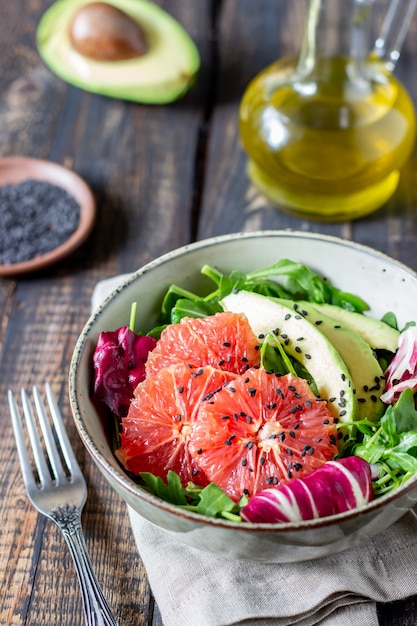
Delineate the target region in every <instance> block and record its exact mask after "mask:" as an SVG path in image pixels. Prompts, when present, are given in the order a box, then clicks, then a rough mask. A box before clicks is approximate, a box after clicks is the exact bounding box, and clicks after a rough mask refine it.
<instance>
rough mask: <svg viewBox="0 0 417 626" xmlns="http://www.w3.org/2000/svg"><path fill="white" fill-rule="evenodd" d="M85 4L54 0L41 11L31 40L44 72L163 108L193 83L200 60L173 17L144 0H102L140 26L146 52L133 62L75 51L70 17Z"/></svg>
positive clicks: (84, 1) (79, 0) (84, 0)
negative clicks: (84, 54) (34, 39)
mask: <svg viewBox="0 0 417 626" xmlns="http://www.w3.org/2000/svg"><path fill="white" fill-rule="evenodd" d="M89 2H91V0H57V2H55V3H54V4H53V5H52V6H51V7H50V8H49V9H48V10H47V11H46V12H45V13H44V15H43V17H42V19H41V21H40V23H39V26H38V29H37V33H36V36H37V47H38V51H39V54H40V56H41V57H42V59H43V61H44V63H45V64H46V65H47V66H48V67H49V69H51V70H52V71H53V72H54V73H55V74H57V75H58V76H59V77H60V78H62V79H63V80H65V81H66V82H68V83H71V84H73V85H75V86H76V87H79V88H81V89H84V90H85V91H91V92H93V93H98V94H101V95H104V96H109V97H114V98H119V99H123V100H130V101H134V102H140V103H143V104H167V103H169V102H173V101H174V100H177V99H178V98H180V97H181V96H183V95H184V94H185V93H186V91H187V90H188V89H189V88H190V87H191V85H192V84H193V83H194V81H195V80H196V77H197V74H198V71H199V68H200V57H199V53H198V50H197V48H196V46H195V44H194V42H193V41H192V39H191V38H190V37H189V35H188V34H187V32H186V31H185V30H184V29H183V27H182V26H181V25H180V24H179V23H178V22H177V21H176V20H175V19H174V18H173V17H171V16H170V15H169V14H168V13H166V12H165V11H164V10H163V9H161V8H160V7H159V6H157V5H156V4H154V3H152V2H149V1H148V0H110V1H109V0H107V2H108V3H109V4H112V5H114V6H115V7H117V8H119V9H121V10H122V11H124V12H125V13H127V14H128V15H130V16H131V17H132V18H133V19H135V20H136V21H138V22H139V24H140V25H141V26H142V28H143V29H144V30H145V32H146V35H147V40H148V43H149V51H148V53H146V54H145V55H143V56H141V57H139V58H138V59H129V60H126V61H95V60H93V59H90V58H88V57H85V56H82V55H80V54H79V53H78V52H76V51H75V50H74V49H73V47H72V44H71V41H70V37H69V25H70V23H71V20H72V18H73V16H74V14H75V13H76V12H77V10H78V9H79V8H81V7H82V6H84V5H86V4H89Z"/></svg>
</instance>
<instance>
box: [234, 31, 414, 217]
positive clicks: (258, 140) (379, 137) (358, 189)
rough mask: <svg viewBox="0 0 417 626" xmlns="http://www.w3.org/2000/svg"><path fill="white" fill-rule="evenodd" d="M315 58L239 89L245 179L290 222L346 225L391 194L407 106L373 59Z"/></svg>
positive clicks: (409, 113)
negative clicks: (307, 220) (291, 216)
mask: <svg viewBox="0 0 417 626" xmlns="http://www.w3.org/2000/svg"><path fill="white" fill-rule="evenodd" d="M310 45H311V42H310ZM315 52H316V56H315V57H314V59H312V58H311V55H310V57H308V58H307V60H306V58H304V59H303V63H302V64H301V65H300V62H299V60H297V59H293V58H286V59H282V60H280V61H278V62H277V63H274V64H273V65H272V66H270V67H269V68H267V69H266V70H264V71H263V72H262V73H261V74H259V75H258V76H257V77H256V78H255V79H254V80H253V81H252V83H250V85H249V86H248V88H247V90H246V92H245V94H244V96H243V99H242V102H241V107H240V120H239V121H240V136H241V140H242V144H243V147H244V149H245V151H246V153H247V154H248V156H249V165H248V174H249V177H250V178H251V180H252V182H253V183H254V185H255V186H256V187H257V188H258V189H259V190H260V191H261V192H262V193H263V194H264V195H265V196H266V197H267V198H268V199H269V201H270V202H271V203H273V204H276V205H277V206H278V207H279V208H281V209H283V210H286V211H288V212H291V213H293V214H295V215H297V216H299V217H304V218H310V219H319V220H328V221H332V220H349V219H355V218H358V217H361V216H363V215H366V214H367V213H370V212H372V211H374V210H376V209H377V208H379V207H380V206H381V205H382V204H383V203H384V202H386V201H387V200H388V199H389V198H390V196H391V195H392V194H393V192H394V191H395V189H396V187H397V185H398V181H399V176H400V174H399V170H400V168H401V166H402V165H403V164H404V163H405V162H406V160H407V159H408V157H409V156H410V154H411V152H412V150H413V147H414V141H415V113H414V108H413V104H412V102H411V99H410V97H409V95H408V94H407V91H406V90H405V88H404V87H403V86H402V85H401V83H400V82H399V81H398V80H397V79H396V78H395V77H394V76H393V75H392V74H391V72H390V71H388V69H387V68H386V66H385V64H383V63H382V62H381V60H380V59H378V58H376V57H375V56H373V55H367V57H366V58H361V59H358V58H355V57H352V56H327V55H325V54H324V55H322V56H317V49H315Z"/></svg>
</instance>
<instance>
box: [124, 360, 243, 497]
mask: <svg viewBox="0 0 417 626" xmlns="http://www.w3.org/2000/svg"><path fill="white" fill-rule="evenodd" d="M234 378H236V375H235V374H232V373H230V372H222V371H220V370H216V369H214V368H212V367H210V366H208V367H202V368H191V367H189V366H187V365H185V364H183V363H178V364H174V365H171V366H170V367H167V368H164V369H162V370H160V371H159V372H158V373H157V374H155V375H153V376H148V377H147V378H146V379H145V380H144V381H143V382H142V383H140V384H139V385H138V386H137V387H136V389H135V393H134V398H133V400H132V402H131V404H130V408H129V412H128V414H127V416H126V417H125V418H123V419H122V432H121V446H120V448H119V449H118V450H117V451H116V456H117V458H118V459H119V460H120V462H121V463H122V464H123V466H124V467H125V468H126V469H127V470H128V471H130V472H132V473H133V474H135V475H138V474H140V472H152V473H153V474H155V475H156V476H160V477H161V478H162V479H163V480H165V481H166V479H167V474H168V471H169V470H172V471H174V472H176V473H177V474H179V476H180V478H181V483H182V485H183V486H184V487H185V486H186V485H187V483H188V482H189V481H193V482H194V483H196V484H198V485H206V484H207V482H208V481H207V479H206V477H205V475H204V472H202V471H201V470H200V469H199V468H198V466H197V464H196V463H195V461H194V459H193V458H192V457H191V456H190V455H189V452H188V442H189V440H190V437H191V435H192V432H193V428H194V424H195V420H196V416H197V413H198V409H199V406H200V404H201V403H202V402H203V401H209V400H210V399H211V397H212V394H213V393H214V392H216V391H217V390H219V389H220V388H221V387H222V385H224V383H226V382H228V381H230V380H232V379H234Z"/></svg>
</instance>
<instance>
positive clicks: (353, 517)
mask: <svg viewBox="0 0 417 626" xmlns="http://www.w3.org/2000/svg"><path fill="white" fill-rule="evenodd" d="M280 258H289V259H291V260H294V261H298V262H302V263H305V264H308V265H309V266H310V267H311V268H312V269H313V270H315V271H316V272H317V273H319V274H320V275H323V276H325V277H327V278H328V279H329V280H330V281H331V282H332V283H333V284H334V285H336V286H338V287H342V288H343V289H344V290H347V291H350V292H353V293H356V294H358V295H359V296H361V297H362V298H364V299H365V300H366V301H367V302H368V303H369V304H370V306H371V310H370V313H371V314H372V315H374V316H376V317H381V316H382V315H383V314H384V313H386V312H387V311H395V312H396V314H397V316H398V320H399V324H400V325H403V324H405V323H406V322H407V321H409V320H412V319H413V320H417V274H416V273H415V272H413V271H412V270H410V269H408V268H407V267H405V266H404V265H402V264H400V263H398V262H396V261H394V260H393V259H391V258H389V257H387V256H385V255H383V254H381V253H380V252H377V251H375V250H372V249H369V248H366V247H364V246H361V245H358V244H355V243H352V242H349V241H344V240H342V239H337V238H333V237H328V236H323V235H317V234H310V233H302V232H289V231H263V232H253V233H237V234H233V235H226V236H221V237H216V238H212V239H208V240H205V241H200V242H198V243H194V244H191V245H188V246H185V247H182V248H180V249H178V250H175V251H173V252H170V253H169V254H166V255H164V256H162V257H160V258H158V259H156V260H155V261H153V262H151V263H149V264H147V265H146V266H145V267H142V268H141V269H139V270H138V271H137V272H136V273H135V274H133V275H132V276H131V277H129V278H128V279H127V280H126V281H124V282H123V283H122V284H121V285H120V286H118V288H117V289H116V290H115V291H114V292H113V293H112V294H111V295H110V296H109V297H108V298H107V299H106V300H105V301H104V302H103V303H102V304H101V305H100V306H99V307H98V308H97V309H96V310H95V311H94V313H93V315H92V316H91V318H90V319H89V320H88V322H87V324H86V326H85V328H84V329H83V331H82V333H81V336H80V337H79V340H78V342H77V344H76V347H75V351H74V355H73V359H72V363H71V371H70V397H71V405H72V410H73V414H74V418H75V422H76V425H77V428H78V431H79V434H80V436H81V438H82V440H83V442H84V444H85V446H86V447H87V450H88V452H89V453H90V455H91V457H92V458H93V460H94V461H95V463H96V464H97V466H98V467H99V469H100V470H101V472H102V473H103V474H104V476H105V477H106V479H107V480H108V481H109V483H110V484H111V485H112V486H113V487H114V489H115V490H116V491H117V493H118V494H120V496H121V497H122V498H123V499H124V500H125V501H126V503H127V504H128V505H129V506H130V507H132V509H133V510H134V511H136V512H137V513H139V514H140V515H141V516H143V517H144V518H146V519H147V520H149V521H151V522H153V523H154V524H156V525H157V526H159V527H160V528H162V529H164V530H165V531H166V532H167V533H170V534H171V536H172V538H173V539H175V540H179V541H181V542H184V543H186V544H188V545H191V546H194V547H195V548H199V549H202V550H206V551H210V552H214V553H218V554H221V555H223V556H228V557H230V558H235V559H244V560H245V559H249V560H254V561H263V562H276V563H286V562H296V561H301V560H308V559H312V558H318V557H322V556H325V555H329V554H331V553H335V552H338V551H341V550H345V549H347V548H350V547H352V546H355V545H357V544H359V543H361V542H363V541H366V540H367V539H369V538H370V537H372V536H373V535H375V534H376V533H378V532H380V531H382V530H384V529H385V528H387V527H388V526H389V525H391V524H392V523H393V522H395V521H397V520H398V519H399V518H400V517H401V516H402V515H403V514H404V513H405V512H406V511H407V510H408V509H409V508H410V507H412V506H413V505H414V504H415V502H416V501H417V476H416V477H415V478H413V479H411V480H409V482H408V483H407V484H406V485H404V486H403V487H401V488H399V489H397V490H396V491H395V492H392V493H391V494H390V495H386V496H383V497H381V498H380V499H377V500H374V501H373V502H371V503H369V504H368V505H366V506H364V507H362V508H360V509H357V510H355V511H350V512H348V513H343V514H339V515H335V516H333V517H329V518H326V519H319V520H312V521H305V522H301V523H285V524H280V525H278V524H253V523H240V524H239V523H234V522H229V521H224V520H220V519H211V518H207V517H202V516H200V515H197V514H194V513H191V512H185V511H183V510H180V509H179V508H177V507H175V506H173V505H170V504H168V503H166V502H164V501H162V500H160V499H159V498H158V497H155V496H153V495H150V494H149V493H148V492H146V491H145V490H144V489H143V488H141V487H140V486H139V485H137V484H136V483H135V482H134V481H133V480H131V479H130V478H129V477H128V476H127V475H126V474H125V473H124V472H123V470H122V469H121V467H120V466H119V464H118V463H117V461H116V460H115V458H114V456H113V454H112V451H111V448H110V445H109V441H108V439H107V436H106V430H105V428H104V427H103V424H102V422H101V420H100V416H99V415H98V413H97V411H96V409H95V407H94V404H93V403H92V401H91V388H92V370H93V368H92V353H93V350H94V346H95V343H96V341H97V338H98V335H99V332H100V331H105V330H114V329H116V328H118V327H120V326H122V325H125V324H128V322H129V320H128V316H129V311H130V306H131V302H133V301H138V302H139V303H140V309H139V311H138V318H137V323H138V327H141V328H142V329H143V330H147V329H150V328H151V327H152V326H153V325H154V324H155V323H156V318H157V313H158V310H159V306H160V302H161V297H162V295H163V294H164V292H165V290H166V289H167V288H168V286H169V285H170V284H171V283H172V282H175V283H177V284H179V285H182V286H183V287H185V288H189V289H191V290H195V289H198V288H200V289H201V288H202V287H204V285H202V282H204V281H202V279H201V276H200V274H199V270H200V268H201V266H202V265H203V264H206V263H207V264H211V265H215V266H218V267H219V269H221V270H222V271H224V272H228V271H229V270H232V269H237V268H239V269H241V270H243V271H252V270H254V269H260V268H262V267H266V266H268V265H270V264H272V263H274V262H276V261H277V260H279V259H280Z"/></svg>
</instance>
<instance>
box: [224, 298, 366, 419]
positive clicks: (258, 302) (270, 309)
mask: <svg viewBox="0 0 417 626" xmlns="http://www.w3.org/2000/svg"><path fill="white" fill-rule="evenodd" d="M287 302H288V301H279V300H272V299H270V298H268V297H266V296H262V295H260V294H257V293H253V292H248V291H244V290H242V291H238V292H236V293H231V294H229V295H228V296H226V297H225V298H223V300H222V301H221V303H220V304H221V306H222V307H223V309H224V310H225V311H233V312H234V313H244V314H245V315H246V317H247V318H248V321H249V324H250V326H251V327H252V330H253V331H254V333H255V334H256V335H257V336H262V335H266V334H267V333H269V332H273V331H277V329H278V332H275V333H274V334H276V337H277V339H278V340H279V341H280V343H281V344H282V345H283V346H284V348H285V351H286V352H287V353H288V354H290V355H291V356H293V357H294V358H295V359H297V360H298V361H299V362H300V363H301V364H302V365H303V366H304V367H305V368H306V369H307V370H308V371H309V373H310V374H311V376H312V377H313V378H314V382H315V383H316V386H317V389H318V392H319V394H320V397H322V398H324V399H325V400H327V401H328V406H329V410H330V411H331V412H332V414H333V415H334V417H335V418H337V419H338V420H339V421H341V422H351V421H354V420H356V419H357V418H358V413H359V408H358V401H357V398H356V394H355V388H354V385H353V382H352V378H351V375H350V373H349V370H348V368H347V366H346V364H345V362H344V361H343V359H342V358H341V356H340V354H339V353H338V352H337V350H336V349H335V348H334V346H333V345H332V344H331V342H330V341H329V340H328V339H327V337H326V336H325V335H324V334H323V333H322V332H320V330H319V329H318V326H316V325H315V324H314V323H311V322H310V321H308V320H307V319H306V317H305V316H304V315H302V314H301V313H300V312H298V311H296V310H294V308H293V306H292V304H293V303H291V305H290V306H288V305H287Z"/></svg>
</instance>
